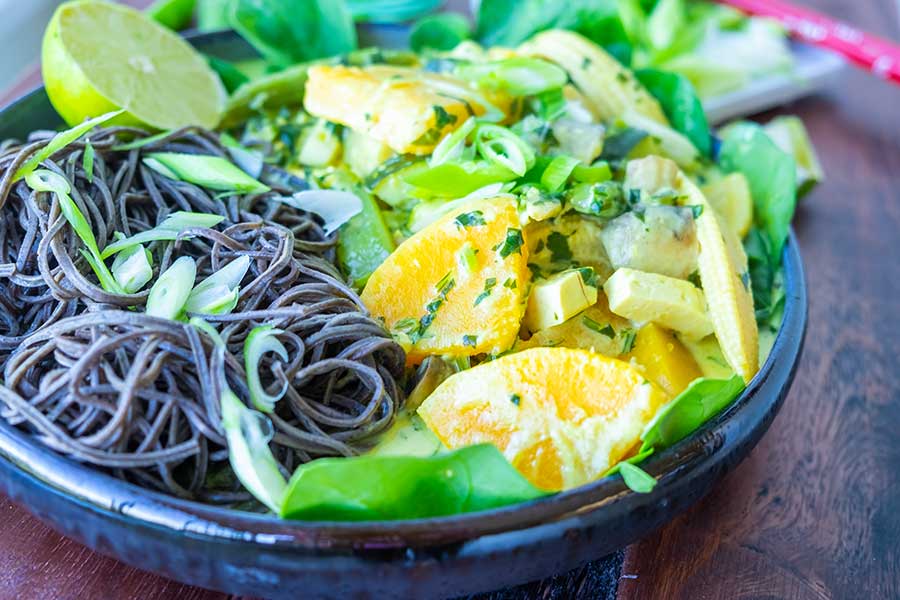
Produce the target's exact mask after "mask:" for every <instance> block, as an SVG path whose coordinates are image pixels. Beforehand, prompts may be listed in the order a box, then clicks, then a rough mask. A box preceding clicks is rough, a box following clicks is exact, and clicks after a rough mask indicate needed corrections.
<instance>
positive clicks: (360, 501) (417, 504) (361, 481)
mask: <svg viewBox="0 0 900 600" xmlns="http://www.w3.org/2000/svg"><path fill="white" fill-rule="evenodd" d="M546 494H547V492H544V491H542V490H539V489H537V488H535V487H534V486H533V485H531V484H530V483H529V482H528V481H527V480H526V479H525V478H524V477H522V476H521V475H520V474H519V472H518V471H516V470H515V469H514V468H513V467H512V466H511V465H510V464H509V463H508V462H507V461H506V459H505V458H504V457H503V455H502V454H501V453H500V451H499V450H497V449H496V448H495V447H494V446H490V445H486V444H482V445H477V446H469V447H467V448H461V449H459V450H456V451H455V452H450V453H447V454H443V455H438V456H432V457H427V458H419V457H403V456H360V457H355V458H322V459H318V460H314V461H312V462H310V463H307V464H305V465H302V466H300V467H299V468H298V469H297V470H296V471H295V472H294V476H293V477H292V478H291V481H290V483H289V484H288V490H287V493H286V494H285V497H284V502H283V504H282V509H281V516H282V517H284V518H286V519H295V520H306V521H313V520H335V521H365V520H396V519H418V518H427V517H439V516H446V515H455V514H460V513H469V512H476V511H481V510H488V509H491V508H497V507H500V506H507V505H509V504H516V503H519V502H526V501H528V500H534V499H537V498H540V497H542V496H545V495H546Z"/></svg>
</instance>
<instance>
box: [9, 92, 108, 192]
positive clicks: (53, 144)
mask: <svg viewBox="0 0 900 600" xmlns="http://www.w3.org/2000/svg"><path fill="white" fill-rule="evenodd" d="M123 112H125V111H124V110H117V111H115V112H110V113H106V114H105V115H100V116H99V117H94V118H93V119H88V120H87V121H85V122H84V123H79V124H78V125H76V126H75V127H72V128H71V129H66V130H65V131H60V132H59V133H57V134H56V135H55V136H53V139H52V140H50V141H49V142H48V143H47V145H46V146H44V147H43V148H41V149H40V150H38V151H37V152H35V153H34V156H32V157H31V158H29V159H28V160H26V161H25V163H24V164H23V165H22V166H21V167H19V169H18V170H17V171H16V174H15V175H13V181H18V180H20V179H22V178H24V177H26V176H27V175H28V174H29V173H31V172H33V171H34V170H35V169H37V168H38V165H40V164H41V163H42V162H43V161H45V160H46V159H48V158H50V157H51V156H53V155H54V154H56V153H57V152H59V151H60V150H62V149H63V148H65V147H66V146H68V145H69V144H71V143H72V142H74V141H75V140H77V139H78V138H80V137H81V136H83V135H84V134H86V133H87V132H88V131H90V130H91V129H93V128H94V127H96V126H97V125H102V124H103V123H106V122H107V121H109V120H110V119H113V118H115V117H118V116H119V115H121V114H122V113H123ZM66 193H68V192H66Z"/></svg>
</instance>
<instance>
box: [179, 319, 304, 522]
mask: <svg viewBox="0 0 900 600" xmlns="http://www.w3.org/2000/svg"><path fill="white" fill-rule="evenodd" d="M190 323H191V325H193V326H194V327H196V328H197V329H198V330H200V331H202V332H203V333H205V334H206V335H208V336H209V337H210V338H211V339H212V341H213V343H214V344H215V345H216V349H215V351H216V352H217V353H218V357H217V358H218V359H219V360H218V361H217V362H218V364H219V365H220V367H219V369H218V372H217V373H216V374H215V376H216V379H217V382H218V385H219V389H220V390H221V396H220V397H219V405H220V407H221V410H222V428H223V429H224V430H225V441H226V443H227V444H228V461H229V462H230V463H231V468H232V469H234V474H235V475H236V476H237V478H238V480H239V481H240V482H241V485H243V486H244V487H245V488H247V491H248V492H250V493H251V494H253V496H254V497H255V498H256V499H257V500H259V501H260V502H262V503H263V504H264V505H265V506H267V507H268V508H269V509H270V510H272V512H275V513H279V512H280V511H281V504H282V501H283V499H284V495H285V492H286V490H287V481H286V480H285V478H284V476H283V475H282V474H281V470H280V469H279V468H278V462H277V461H276V460H275V457H274V456H273V455H272V449H271V448H269V442H270V441H271V440H272V437H273V435H274V429H273V427H272V422H271V421H270V420H269V419H268V418H267V417H266V416H265V415H263V414H261V413H259V412H257V411H255V410H251V409H249V408H247V407H246V406H245V405H244V403H243V402H241V399H240V398H238V397H237V395H236V394H235V393H234V392H233V391H232V390H231V388H230V387H229V386H228V381H227V380H226V379H225V358H224V353H225V344H224V342H223V341H222V337H221V336H220V335H219V332H218V331H216V330H215V329H214V328H213V327H212V326H211V325H210V324H209V323H207V322H206V321H204V320H203V319H200V318H198V317H193V318H192V319H191V320H190Z"/></svg>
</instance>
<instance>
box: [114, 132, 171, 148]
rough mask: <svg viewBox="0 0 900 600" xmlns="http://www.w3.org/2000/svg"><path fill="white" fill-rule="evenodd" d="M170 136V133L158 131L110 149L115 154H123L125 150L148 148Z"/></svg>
mask: <svg viewBox="0 0 900 600" xmlns="http://www.w3.org/2000/svg"><path fill="white" fill-rule="evenodd" d="M170 135H172V132H171V131H160V132H159V133H155V134H153V135H148V136H147V137H142V138H135V139H133V140H131V141H130V142H125V143H124V144H117V145H115V146H113V147H112V149H113V150H115V151H116V152H124V151H126V150H136V149H138V148H143V147H144V146H149V145H150V144H153V143H156V142H158V141H160V140H163V139H165V138H167V137H169V136H170Z"/></svg>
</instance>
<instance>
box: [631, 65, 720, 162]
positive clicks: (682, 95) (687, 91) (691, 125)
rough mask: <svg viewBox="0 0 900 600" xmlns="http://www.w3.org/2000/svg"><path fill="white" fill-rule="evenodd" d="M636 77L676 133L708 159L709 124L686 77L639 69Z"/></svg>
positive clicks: (709, 147) (709, 148) (698, 99)
mask: <svg viewBox="0 0 900 600" xmlns="http://www.w3.org/2000/svg"><path fill="white" fill-rule="evenodd" d="M635 75H636V76H637V78H638V81H640V82H641V83H642V84H643V85H644V87H646V88H647V90H648V91H649V92H650V93H651V94H652V95H653V97H655V98H656V99H657V100H658V101H659V103H660V105H661V106H662V109H663V111H664V112H665V113H666V117H667V118H668V119H669V122H670V123H671V124H672V127H673V128H674V129H675V131H677V132H679V133H681V134H683V135H684V136H685V137H687V138H688V139H689V140H691V143H693V144H694V146H696V147H697V150H699V151H700V154H702V155H703V156H709V154H710V150H711V145H712V144H711V138H710V132H709V123H707V121H706V113H705V112H704V111H703V105H702V104H701V103H700V98H698V97H697V93H696V91H695V90H694V86H693V85H691V82H690V81H689V80H688V79H687V77H684V76H683V75H679V74H677V73H668V72H664V71H657V70H654V69H641V70H639V71H636V72H635Z"/></svg>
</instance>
